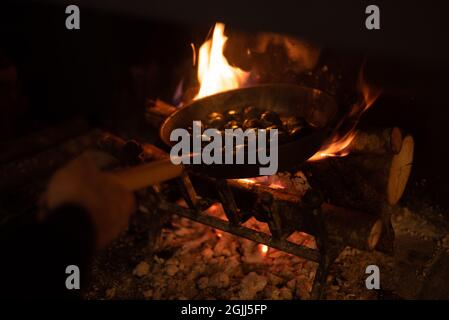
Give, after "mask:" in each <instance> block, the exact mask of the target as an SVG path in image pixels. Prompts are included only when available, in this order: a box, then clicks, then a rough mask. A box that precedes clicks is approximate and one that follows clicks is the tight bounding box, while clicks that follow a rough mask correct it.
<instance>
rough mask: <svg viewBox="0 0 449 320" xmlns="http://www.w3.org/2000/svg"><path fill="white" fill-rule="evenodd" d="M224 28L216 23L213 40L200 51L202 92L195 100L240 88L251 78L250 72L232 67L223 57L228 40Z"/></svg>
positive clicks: (208, 41)
mask: <svg viewBox="0 0 449 320" xmlns="http://www.w3.org/2000/svg"><path fill="white" fill-rule="evenodd" d="M224 28H225V25H224V24H223V23H216V24H215V28H214V31H213V34H212V38H211V39H209V40H207V41H206V42H205V43H204V44H203V45H202V46H201V48H200V50H199V56H198V80H199V82H200V90H199V92H198V94H197V95H196V96H195V98H194V99H199V98H203V97H206V96H210V95H212V94H215V93H218V92H222V91H227V90H232V89H236V88H239V87H241V86H243V85H244V84H245V83H246V81H247V79H248V77H249V72H245V71H243V70H241V69H240V68H234V67H232V66H230V65H229V63H228V61H227V59H226V58H225V56H224V55H223V48H224V45H225V43H226V41H227V40H228V38H227V37H226V36H225V35H224Z"/></svg>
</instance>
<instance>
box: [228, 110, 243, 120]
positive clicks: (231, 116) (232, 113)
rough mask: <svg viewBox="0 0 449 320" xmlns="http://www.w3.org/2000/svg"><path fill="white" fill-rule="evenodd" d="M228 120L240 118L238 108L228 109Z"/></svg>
mask: <svg viewBox="0 0 449 320" xmlns="http://www.w3.org/2000/svg"><path fill="white" fill-rule="evenodd" d="M226 118H227V120H240V118H241V113H240V112H239V111H238V110H237V109H229V110H228V111H226Z"/></svg>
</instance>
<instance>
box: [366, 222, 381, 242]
mask: <svg viewBox="0 0 449 320" xmlns="http://www.w3.org/2000/svg"><path fill="white" fill-rule="evenodd" d="M382 229H383V223H382V220H381V219H379V220H377V221H376V222H375V223H374V224H373V227H372V228H371V232H370V233H369V236H368V242H367V245H368V249H369V250H374V248H375V247H376V246H377V244H378V243H379V239H380V235H381V234H382Z"/></svg>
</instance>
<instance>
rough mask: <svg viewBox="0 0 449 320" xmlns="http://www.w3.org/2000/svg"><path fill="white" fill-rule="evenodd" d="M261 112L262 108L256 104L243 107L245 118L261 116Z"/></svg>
mask: <svg viewBox="0 0 449 320" xmlns="http://www.w3.org/2000/svg"><path fill="white" fill-rule="evenodd" d="M260 114H261V110H260V109H258V108H256V107H254V106H248V107H245V108H244V109H243V117H244V118H245V119H251V118H259V117H260Z"/></svg>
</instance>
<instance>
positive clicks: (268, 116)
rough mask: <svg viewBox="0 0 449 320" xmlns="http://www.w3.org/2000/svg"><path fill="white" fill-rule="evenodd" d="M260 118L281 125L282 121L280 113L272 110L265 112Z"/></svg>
mask: <svg viewBox="0 0 449 320" xmlns="http://www.w3.org/2000/svg"><path fill="white" fill-rule="evenodd" d="M260 120H262V121H266V122H268V123H271V124H276V125H280V124H281V123H282V122H281V118H280V117H279V115H278V114H277V113H276V112H274V111H270V110H267V111H265V112H263V113H262V114H261V115H260Z"/></svg>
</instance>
